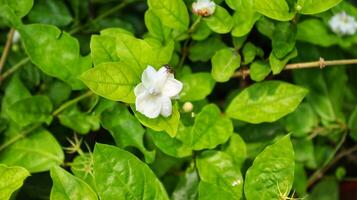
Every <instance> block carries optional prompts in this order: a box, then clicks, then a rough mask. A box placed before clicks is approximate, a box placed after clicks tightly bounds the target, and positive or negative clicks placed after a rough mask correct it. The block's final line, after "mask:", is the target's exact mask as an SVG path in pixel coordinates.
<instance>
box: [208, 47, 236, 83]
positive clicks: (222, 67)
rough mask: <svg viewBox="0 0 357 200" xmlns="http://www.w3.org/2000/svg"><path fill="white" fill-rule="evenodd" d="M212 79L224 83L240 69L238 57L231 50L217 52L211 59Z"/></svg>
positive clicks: (225, 49)
mask: <svg viewBox="0 0 357 200" xmlns="http://www.w3.org/2000/svg"><path fill="white" fill-rule="evenodd" d="M211 62H212V71H211V74H212V77H213V78H214V79H215V80H216V81H218V82H226V81H228V80H229V79H230V78H231V76H232V75H233V74H234V72H235V70H237V69H238V68H239V67H240V55H239V54H238V53H237V52H235V51H234V49H231V48H224V49H221V50H219V51H217V52H216V53H215V54H214V56H213V57H212V59H211Z"/></svg>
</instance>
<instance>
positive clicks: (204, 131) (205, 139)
mask: <svg viewBox="0 0 357 200" xmlns="http://www.w3.org/2000/svg"><path fill="white" fill-rule="evenodd" d="M232 134H233V125H232V122H231V120H230V119H229V118H228V117H226V116H223V115H222V114H221V111H220V110H219V108H218V107H217V106H216V105H215V104H209V105H207V106H205V107H204V108H203V109H202V111H201V112H200V113H199V114H198V115H197V116H196V118H195V123H194V125H193V127H192V131H191V147H192V149H194V150H202V149H213V148H215V147H216V146H217V145H219V144H223V143H225V142H226V141H227V140H228V139H229V137H230V136H231V135H232Z"/></svg>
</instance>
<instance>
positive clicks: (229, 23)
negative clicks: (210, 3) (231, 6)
mask: <svg viewBox="0 0 357 200" xmlns="http://www.w3.org/2000/svg"><path fill="white" fill-rule="evenodd" d="M203 20H204V21H205V22H206V24H207V26H208V27H209V28H210V29H211V30H212V31H214V32H216V33H221V34H222V33H228V32H230V31H231V29H232V27H233V18H232V16H231V15H230V14H229V13H228V11H227V10H226V9H224V8H223V7H221V6H218V5H216V9H215V11H214V13H213V15H211V16H209V17H206V18H203Z"/></svg>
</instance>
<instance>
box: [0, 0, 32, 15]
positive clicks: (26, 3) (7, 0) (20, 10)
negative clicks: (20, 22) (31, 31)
mask: <svg viewBox="0 0 357 200" xmlns="http://www.w3.org/2000/svg"><path fill="white" fill-rule="evenodd" d="M2 5H7V6H9V7H10V8H11V9H12V10H13V12H14V13H15V14H16V15H17V16H19V17H24V16H25V15H27V13H29V12H30V10H31V8H32V6H33V0H0V7H1V6H2Z"/></svg>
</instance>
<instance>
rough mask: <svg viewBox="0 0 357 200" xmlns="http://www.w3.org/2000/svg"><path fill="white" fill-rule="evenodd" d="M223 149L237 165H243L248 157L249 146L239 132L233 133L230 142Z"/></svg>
mask: <svg viewBox="0 0 357 200" xmlns="http://www.w3.org/2000/svg"><path fill="white" fill-rule="evenodd" d="M222 151H223V152H225V153H226V154H228V155H230V156H231V158H232V160H233V162H234V163H235V164H236V166H238V167H242V166H243V163H244V161H245V159H246V157H247V147H246V144H245V142H244V140H243V139H242V137H241V136H239V134H236V133H235V134H233V135H232V136H231V138H230V139H229V141H228V143H227V144H225V145H224V146H223V148H222Z"/></svg>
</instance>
